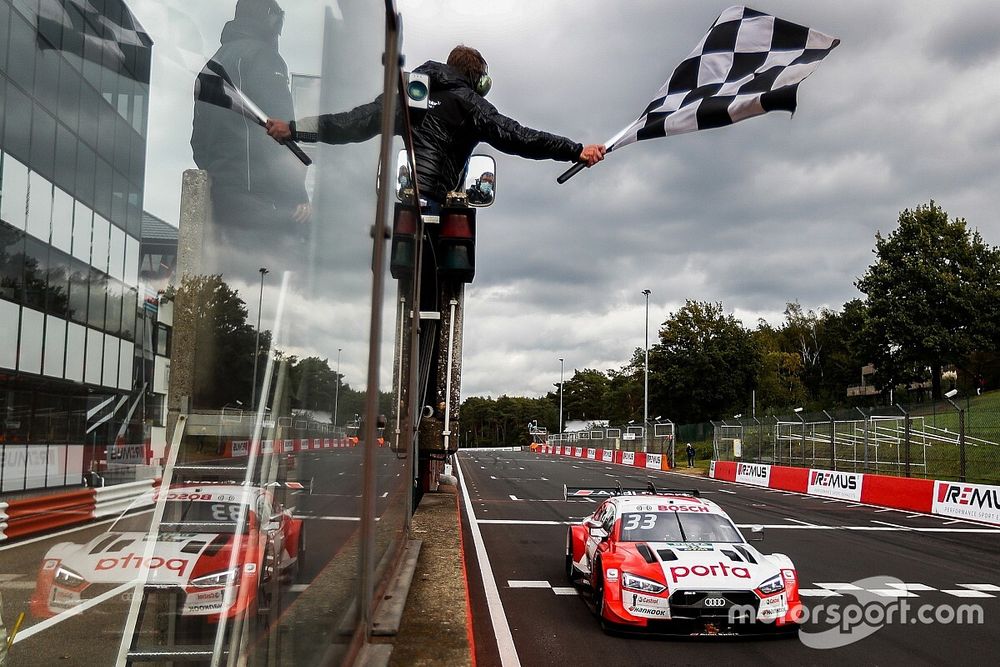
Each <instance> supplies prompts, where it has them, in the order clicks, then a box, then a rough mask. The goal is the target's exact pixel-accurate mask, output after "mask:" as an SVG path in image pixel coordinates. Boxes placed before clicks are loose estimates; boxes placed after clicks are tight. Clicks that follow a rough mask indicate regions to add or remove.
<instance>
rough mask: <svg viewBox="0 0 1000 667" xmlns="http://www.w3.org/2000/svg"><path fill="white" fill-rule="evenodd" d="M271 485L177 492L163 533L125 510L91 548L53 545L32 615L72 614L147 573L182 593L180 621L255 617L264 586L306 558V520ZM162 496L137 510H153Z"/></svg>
mask: <svg viewBox="0 0 1000 667" xmlns="http://www.w3.org/2000/svg"><path fill="white" fill-rule="evenodd" d="M274 486H275V485H271V486H269V487H260V486H253V485H250V484H184V485H177V486H172V487H171V488H170V490H169V491H168V492H167V496H166V498H165V502H164V509H163V518H162V521H161V522H160V525H159V526H158V527H153V529H152V530H151V529H150V515H151V511H148V510H147V511H146V512H139V513H134V512H132V511H130V510H126V512H125V513H123V514H122V515H121V516H120V517H119V518H118V520H117V521H115V523H114V524H112V526H111V527H110V528H109V529H108V531H107V532H106V533H103V534H101V535H99V536H97V537H95V538H94V539H92V540H91V541H90V542H88V543H86V544H74V543H70V542H63V543H61V544H57V545H55V546H54V547H52V548H51V549H49V551H48V553H46V554H45V557H44V558H43V559H42V564H41V569H40V570H39V573H38V579H37V582H36V586H35V592H34V595H33V596H32V599H31V611H32V613H33V615H34V616H36V617H39V618H48V617H51V616H54V615H56V614H58V613H60V612H62V611H66V610H68V609H72V608H73V607H75V606H77V605H79V604H82V603H83V602H85V601H86V600H90V599H93V598H95V597H97V596H99V595H101V594H104V593H106V592H107V591H109V590H112V589H114V588H116V587H118V586H120V585H122V584H125V583H128V582H134V581H137V579H138V578H139V577H140V576H141V574H142V572H143V570H144V569H145V570H146V572H147V576H146V578H145V579H144V585H151V586H155V587H157V588H159V589H160V590H163V589H164V588H166V589H173V590H174V592H176V593H177V594H178V596H179V598H180V605H179V609H180V614H181V615H182V616H186V617H203V618H204V619H205V620H207V621H209V622H215V621H218V620H219V619H220V618H221V617H222V616H226V617H235V616H237V615H240V614H244V613H247V612H254V611H256V610H257V609H258V607H259V606H264V605H263V604H262V602H261V599H262V598H266V595H267V594H266V592H265V590H264V589H265V587H264V584H266V583H268V582H269V581H270V579H271V577H272V576H273V575H275V574H278V575H285V576H286V577H289V576H294V573H295V572H297V570H298V568H299V567H300V564H301V559H302V556H303V549H304V533H303V526H302V521H301V520H300V519H295V518H293V516H292V512H291V510H288V509H283V508H282V507H281V506H280V505H276V504H275V499H274V496H273V493H272V488H273V487H274ZM158 496H159V493H157V494H155V495H154V496H153V497H152V498H151V497H150V496H145V497H144V498H141V499H139V500H138V501H136V502H135V503H133V505H132V507H133V508H134V507H140V506H148V505H150V504H151V503H152V502H155V501H156V500H158ZM151 543H152V544H151ZM144 566H145V568H144Z"/></svg>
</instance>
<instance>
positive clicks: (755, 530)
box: [750, 525, 764, 542]
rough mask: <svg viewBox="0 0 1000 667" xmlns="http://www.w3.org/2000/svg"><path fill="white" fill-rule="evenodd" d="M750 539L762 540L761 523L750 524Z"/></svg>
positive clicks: (762, 529) (762, 528) (754, 540)
mask: <svg viewBox="0 0 1000 667" xmlns="http://www.w3.org/2000/svg"><path fill="white" fill-rule="evenodd" d="M750 541H751V542H763V541H764V526H761V525H756V526H750Z"/></svg>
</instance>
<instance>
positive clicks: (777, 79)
mask: <svg viewBox="0 0 1000 667" xmlns="http://www.w3.org/2000/svg"><path fill="white" fill-rule="evenodd" d="M838 44H840V40H839V39H836V38H834V37H830V36H829V35H825V34H823V33H821V32H817V31H816V30H813V29H812V28H807V27H806V26H801V25H797V24H795V23H790V22H789V21H785V20H784V19H780V18H778V17H776V16H770V15H768V14H764V13H762V12H758V11H756V10H753V9H750V8H748V7H742V6H736V7H730V8H729V9H727V10H725V11H724V12H722V14H721V15H720V16H719V18H718V19H716V21H715V23H714V24H713V25H712V27H711V29H709V31H708V34H706V35H705V36H704V37H703V38H702V40H701V42H700V43H699V44H698V46H697V47H695V49H694V51H692V52H691V54H690V55H689V56H688V57H687V58H685V59H684V61H683V62H681V64H680V65H678V66H677V68H676V69H675V70H674V72H673V74H671V75H670V78H669V79H668V80H667V82H666V83H665V84H663V86H662V87H661V88H660V90H659V92H658V93H657V94H656V97H655V98H654V99H653V101H652V102H650V103H649V105H648V106H647V107H646V109H645V110H644V111H643V112H642V114H641V115H640V116H639V118H637V119H636V120H635V122H633V123H632V124H631V125H629V126H628V127H626V128H625V129H624V130H622V131H621V132H619V133H618V134H616V135H615V136H614V137H612V138H611V139H609V140H608V142H607V144H606V146H607V150H608V152H611V151H613V150H616V149H618V148H622V147H623V146H627V145H629V144H631V143H634V142H636V141H642V140H643V139H655V138H657V137H666V136H670V135H672V134H684V133H686V132H694V131H696V130H706V129H709V128H713V127H722V126H723V125H732V124H733V123H736V122H739V121H741V120H745V119H747V118H752V117H753V116H760V115H761V114H764V113H767V112H768V111H788V112H792V113H794V111H795V104H796V100H795V95H796V92H797V90H798V86H799V83H800V82H801V81H802V80H803V79H805V78H806V77H807V76H809V75H810V74H812V72H813V70H815V69H816V68H817V67H818V66H819V63H820V61H822V60H823V58H825V57H826V55H827V54H828V53H830V51H832V50H833V49H834V48H835V47H836V46H837V45H838ZM580 167H582V165H576V166H574V167H573V168H572V169H570V170H569V171H567V172H566V173H565V174H563V175H562V176H560V177H559V182H560V183H563V182H565V180H568V178H569V177H570V176H572V175H573V173H576V171H579V168H580ZM574 170H575V171H574ZM571 172H572V173H571Z"/></svg>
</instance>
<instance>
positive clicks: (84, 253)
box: [73, 202, 94, 264]
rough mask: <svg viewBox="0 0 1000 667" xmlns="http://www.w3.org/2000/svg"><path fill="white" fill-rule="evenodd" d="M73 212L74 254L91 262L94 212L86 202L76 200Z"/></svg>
mask: <svg viewBox="0 0 1000 667" xmlns="http://www.w3.org/2000/svg"><path fill="white" fill-rule="evenodd" d="M74 208H75V212H74V214H73V256H74V257H76V258H77V259H80V260H83V261H84V262H87V263H88V264H89V263H90V235H91V232H92V230H93V224H94V212H93V211H91V210H90V209H89V208H87V206H86V205H85V204H82V203H80V202H76V205H75V207H74Z"/></svg>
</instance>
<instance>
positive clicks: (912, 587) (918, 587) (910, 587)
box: [886, 584, 937, 591]
mask: <svg viewBox="0 0 1000 667" xmlns="http://www.w3.org/2000/svg"><path fill="white" fill-rule="evenodd" d="M886 585H887V586H889V587H891V588H898V589H901V590H904V591H936V590H937V589H936V588H933V587H931V586H928V585H927V584H886Z"/></svg>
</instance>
